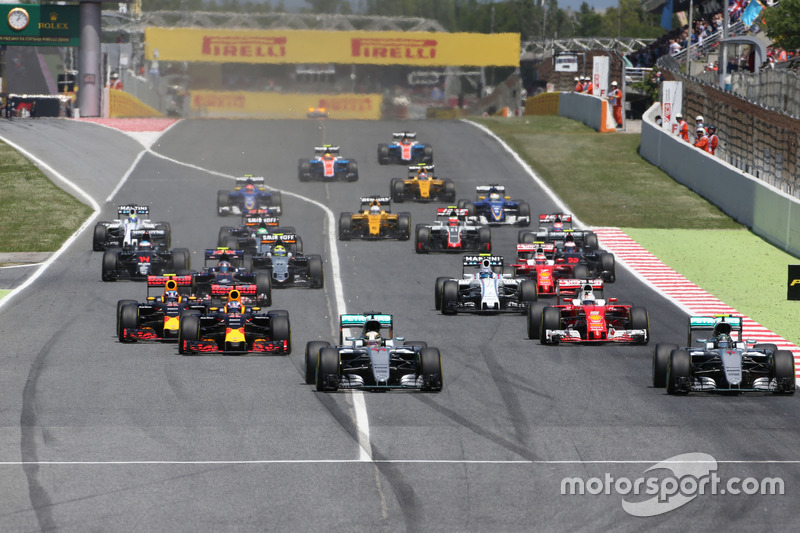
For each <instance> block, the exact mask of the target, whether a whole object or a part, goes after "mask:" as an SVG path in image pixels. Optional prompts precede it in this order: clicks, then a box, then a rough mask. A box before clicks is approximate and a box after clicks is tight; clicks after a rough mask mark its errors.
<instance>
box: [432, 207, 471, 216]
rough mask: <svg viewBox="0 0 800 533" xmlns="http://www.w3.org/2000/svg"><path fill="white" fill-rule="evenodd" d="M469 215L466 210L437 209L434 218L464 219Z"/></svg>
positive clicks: (453, 208)
mask: <svg viewBox="0 0 800 533" xmlns="http://www.w3.org/2000/svg"><path fill="white" fill-rule="evenodd" d="M468 215H469V210H468V209H459V208H458V207H439V208H438V209H436V216H437V217H441V218H444V217H447V218H449V217H459V218H465V217H467V216H468Z"/></svg>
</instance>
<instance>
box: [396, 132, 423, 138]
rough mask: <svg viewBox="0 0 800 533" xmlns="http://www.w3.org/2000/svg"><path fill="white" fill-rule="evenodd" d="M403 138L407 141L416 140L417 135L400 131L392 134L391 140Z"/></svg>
mask: <svg viewBox="0 0 800 533" xmlns="http://www.w3.org/2000/svg"><path fill="white" fill-rule="evenodd" d="M403 137H406V138H408V139H416V138H417V134H416V133H415V132H410V131H402V132H400V133H397V132H395V133H392V138H393V139H402V138H403Z"/></svg>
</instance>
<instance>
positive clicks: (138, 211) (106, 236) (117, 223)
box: [92, 205, 172, 252]
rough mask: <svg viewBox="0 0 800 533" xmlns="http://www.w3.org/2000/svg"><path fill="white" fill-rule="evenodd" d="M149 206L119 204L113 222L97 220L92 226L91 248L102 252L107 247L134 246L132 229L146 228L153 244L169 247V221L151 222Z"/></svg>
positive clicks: (134, 240)
mask: <svg viewBox="0 0 800 533" xmlns="http://www.w3.org/2000/svg"><path fill="white" fill-rule="evenodd" d="M148 216H150V208H149V207H148V206H146V205H120V206H118V207H117V217H118V218H116V219H114V221H113V222H98V223H97V224H95V226H94V236H93V238H92V249H93V250H94V251H95V252H102V251H103V250H107V249H109V248H125V247H132V246H136V244H137V238H136V237H134V236H132V235H131V232H132V231H134V230H148V234H149V235H150V237H151V238H152V239H153V241H154V244H157V245H158V246H161V247H163V248H169V247H170V243H171V235H172V229H171V227H170V224H169V222H151V221H150V220H149V219H148V218H147V217H148Z"/></svg>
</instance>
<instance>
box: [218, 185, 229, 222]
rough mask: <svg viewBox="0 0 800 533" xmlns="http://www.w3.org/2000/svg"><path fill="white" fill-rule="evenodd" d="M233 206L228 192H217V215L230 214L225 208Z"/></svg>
mask: <svg viewBox="0 0 800 533" xmlns="http://www.w3.org/2000/svg"><path fill="white" fill-rule="evenodd" d="M230 205H231V199H230V193H229V192H228V191H217V214H218V215H220V216H223V217H224V216H225V215H227V214H229V213H230V211H228V210H227V209H223V208H225V207H229V206H230Z"/></svg>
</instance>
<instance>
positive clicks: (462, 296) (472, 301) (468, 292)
mask: <svg viewBox="0 0 800 533" xmlns="http://www.w3.org/2000/svg"><path fill="white" fill-rule="evenodd" d="M475 268H478V272H477V273H467V269H475ZM502 270H503V258H502V257H500V256H491V255H489V254H481V255H477V256H476V255H465V256H464V259H463V262H462V273H461V278H460V279H449V278H445V277H439V278H436V285H435V287H434V300H435V302H436V309H437V310H441V311H442V314H444V315H450V314H456V313H459V312H460V313H524V312H525V311H526V310H527V308H528V305H530V304H531V303H533V302H535V301H536V300H537V296H536V283H535V282H533V281H531V280H528V279H522V280H520V279H517V278H514V277H512V276H511V274H503V273H502Z"/></svg>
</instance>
